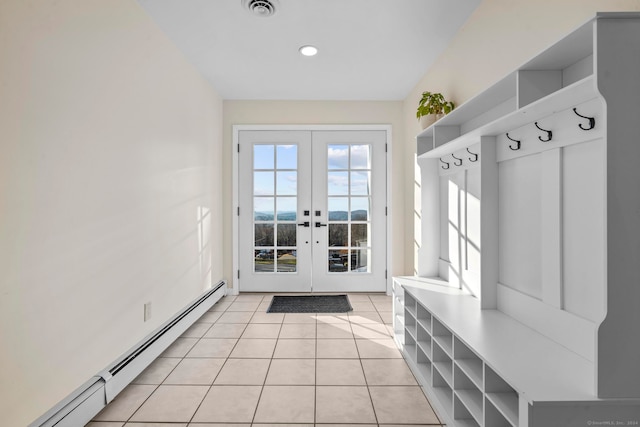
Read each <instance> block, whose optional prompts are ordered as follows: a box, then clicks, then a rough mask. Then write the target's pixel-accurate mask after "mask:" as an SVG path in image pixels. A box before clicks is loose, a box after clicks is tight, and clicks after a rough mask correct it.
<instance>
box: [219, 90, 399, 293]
mask: <svg viewBox="0 0 640 427" xmlns="http://www.w3.org/2000/svg"><path fill="white" fill-rule="evenodd" d="M240 124H391V126H392V137H393V143H392V153H391V154H392V156H391V157H392V165H391V174H392V177H391V181H392V188H391V190H390V191H391V209H392V212H393V213H394V215H395V217H394V218H395V221H394V222H393V224H391V227H392V239H393V240H392V242H391V248H392V261H391V262H392V265H391V268H390V269H389V271H390V274H392V275H402V274H406V273H405V271H404V246H405V245H404V242H405V235H404V224H403V222H402V218H403V215H404V214H403V207H404V197H405V196H404V193H405V186H404V174H405V171H404V168H403V159H404V158H405V156H406V150H407V144H406V143H405V141H407V139H406V138H404V136H403V123H402V102H401V101H229V100H227V101H224V153H223V156H224V159H225V162H224V182H225V187H224V200H225V203H224V204H225V206H226V208H225V211H224V242H225V243H224V245H225V248H226V249H227V250H226V251H225V260H224V276H225V278H227V279H228V280H229V286H231V284H232V283H233V279H234V277H235V276H234V274H233V271H232V269H233V265H232V250H233V235H232V230H231V227H232V216H231V215H232V214H233V206H232V202H231V201H232V197H231V193H232V182H231V177H232V167H233V164H232V151H231V149H232V144H233V135H232V130H233V129H232V127H233V125H240Z"/></svg>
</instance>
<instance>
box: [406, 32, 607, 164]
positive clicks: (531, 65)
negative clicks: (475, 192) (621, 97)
mask: <svg viewBox="0 0 640 427" xmlns="http://www.w3.org/2000/svg"><path fill="white" fill-rule="evenodd" d="M593 51H594V48H593V21H589V22H587V23H586V24H584V25H582V26H581V27H579V28H578V29H577V30H575V31H573V32H572V33H571V34H570V35H569V36H567V37H565V38H564V39H563V40H562V41H561V42H559V43H557V44H555V45H553V46H552V47H550V48H549V49H547V50H545V51H543V52H542V53H540V54H539V55H537V56H535V57H534V58H533V59H531V60H530V61H528V62H527V63H525V64H524V65H522V66H521V67H519V68H518V69H517V70H516V71H514V72H512V73H510V74H508V75H507V76H506V77H504V78H503V79H501V80H500V81H498V82H497V83H495V84H494V85H493V86H491V87H490V88H489V89H487V90H485V91H484V92H482V93H481V94H479V95H477V96H476V97H474V98H472V99H470V100H469V101H467V102H465V103H464V104H462V105H460V106H459V107H458V108H456V109H455V110H453V111H452V112H451V113H450V114H448V115H447V116H445V117H443V118H442V119H440V120H438V121H437V122H436V123H434V124H433V125H431V126H430V127H428V128H427V129H425V130H424V131H423V132H421V133H420V134H418V135H417V137H416V139H417V144H418V146H417V152H418V156H421V157H441V156H442V155H444V154H447V153H451V152H453V151H455V150H457V149H460V148H464V147H466V146H469V145H471V144H472V143H474V142H477V137H479V136H493V135H497V134H499V133H501V132H504V131H508V130H509V129H510V128H512V127H516V126H521V125H523V124H525V123H527V122H529V121H532V120H537V119H538V118H540V117H541V116H540V115H541V114H549V101H551V105H554V106H557V107H556V108H558V109H562V108H567V107H569V106H571V104H572V103H580V102H584V101H586V100H589V99H591V98H594V97H596V96H597V91H596V88H595V82H594V81H593V69H594V67H593V61H594V59H593ZM541 101H544V102H545V107H544V108H536V104H538V105H539V103H540V102H541Z"/></svg>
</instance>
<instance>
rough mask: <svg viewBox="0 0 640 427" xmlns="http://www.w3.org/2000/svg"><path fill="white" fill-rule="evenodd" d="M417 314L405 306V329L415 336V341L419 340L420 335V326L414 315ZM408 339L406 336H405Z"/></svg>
mask: <svg viewBox="0 0 640 427" xmlns="http://www.w3.org/2000/svg"><path fill="white" fill-rule="evenodd" d="M414 316H415V315H414V314H413V313H412V312H411V311H410V310H409V309H408V308H406V307H405V309H404V329H405V331H406V332H408V333H409V334H410V335H411V337H412V338H413V341H414V342H415V341H417V337H418V332H417V331H418V328H417V326H416V318H415V317H414ZM405 339H406V336H405Z"/></svg>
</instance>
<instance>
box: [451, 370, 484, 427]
mask: <svg viewBox="0 0 640 427" xmlns="http://www.w3.org/2000/svg"><path fill="white" fill-rule="evenodd" d="M453 390H454V392H455V394H456V395H457V397H458V398H459V399H460V401H461V402H462V403H463V404H464V406H465V407H466V408H467V410H468V411H469V412H470V413H471V415H472V416H473V418H474V419H475V420H476V421H477V422H478V423H480V424H481V423H482V401H483V398H484V396H483V394H482V392H481V391H480V389H479V388H478V387H477V386H476V385H475V384H474V383H473V381H471V380H470V379H469V377H468V376H467V374H465V373H464V372H463V371H462V370H461V369H460V367H459V366H458V365H455V364H454V371H453Z"/></svg>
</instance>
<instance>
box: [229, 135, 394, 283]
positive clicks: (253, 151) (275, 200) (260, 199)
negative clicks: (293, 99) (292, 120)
mask: <svg viewBox="0 0 640 427" xmlns="http://www.w3.org/2000/svg"><path fill="white" fill-rule="evenodd" d="M386 138H387V136H386V131H378V130H375V131H355V130H353V131H351V130H348V131H345V130H337V131H330V130H329V131H325V130H318V131H316V130H313V131H306V130H305V131H299V130H241V131H239V135H238V143H239V150H240V151H239V156H238V158H239V165H238V166H239V167H238V171H239V176H238V192H239V194H238V201H239V208H240V209H239V221H238V225H239V227H238V230H239V236H238V242H239V244H238V246H239V247H238V266H239V289H240V291H243V292H248V291H251V292H309V291H316V292H329V291H345V292H363V291H369V292H373V291H384V290H386V280H385V275H386V212H385V211H386V208H385V205H386V153H385V143H386Z"/></svg>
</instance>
